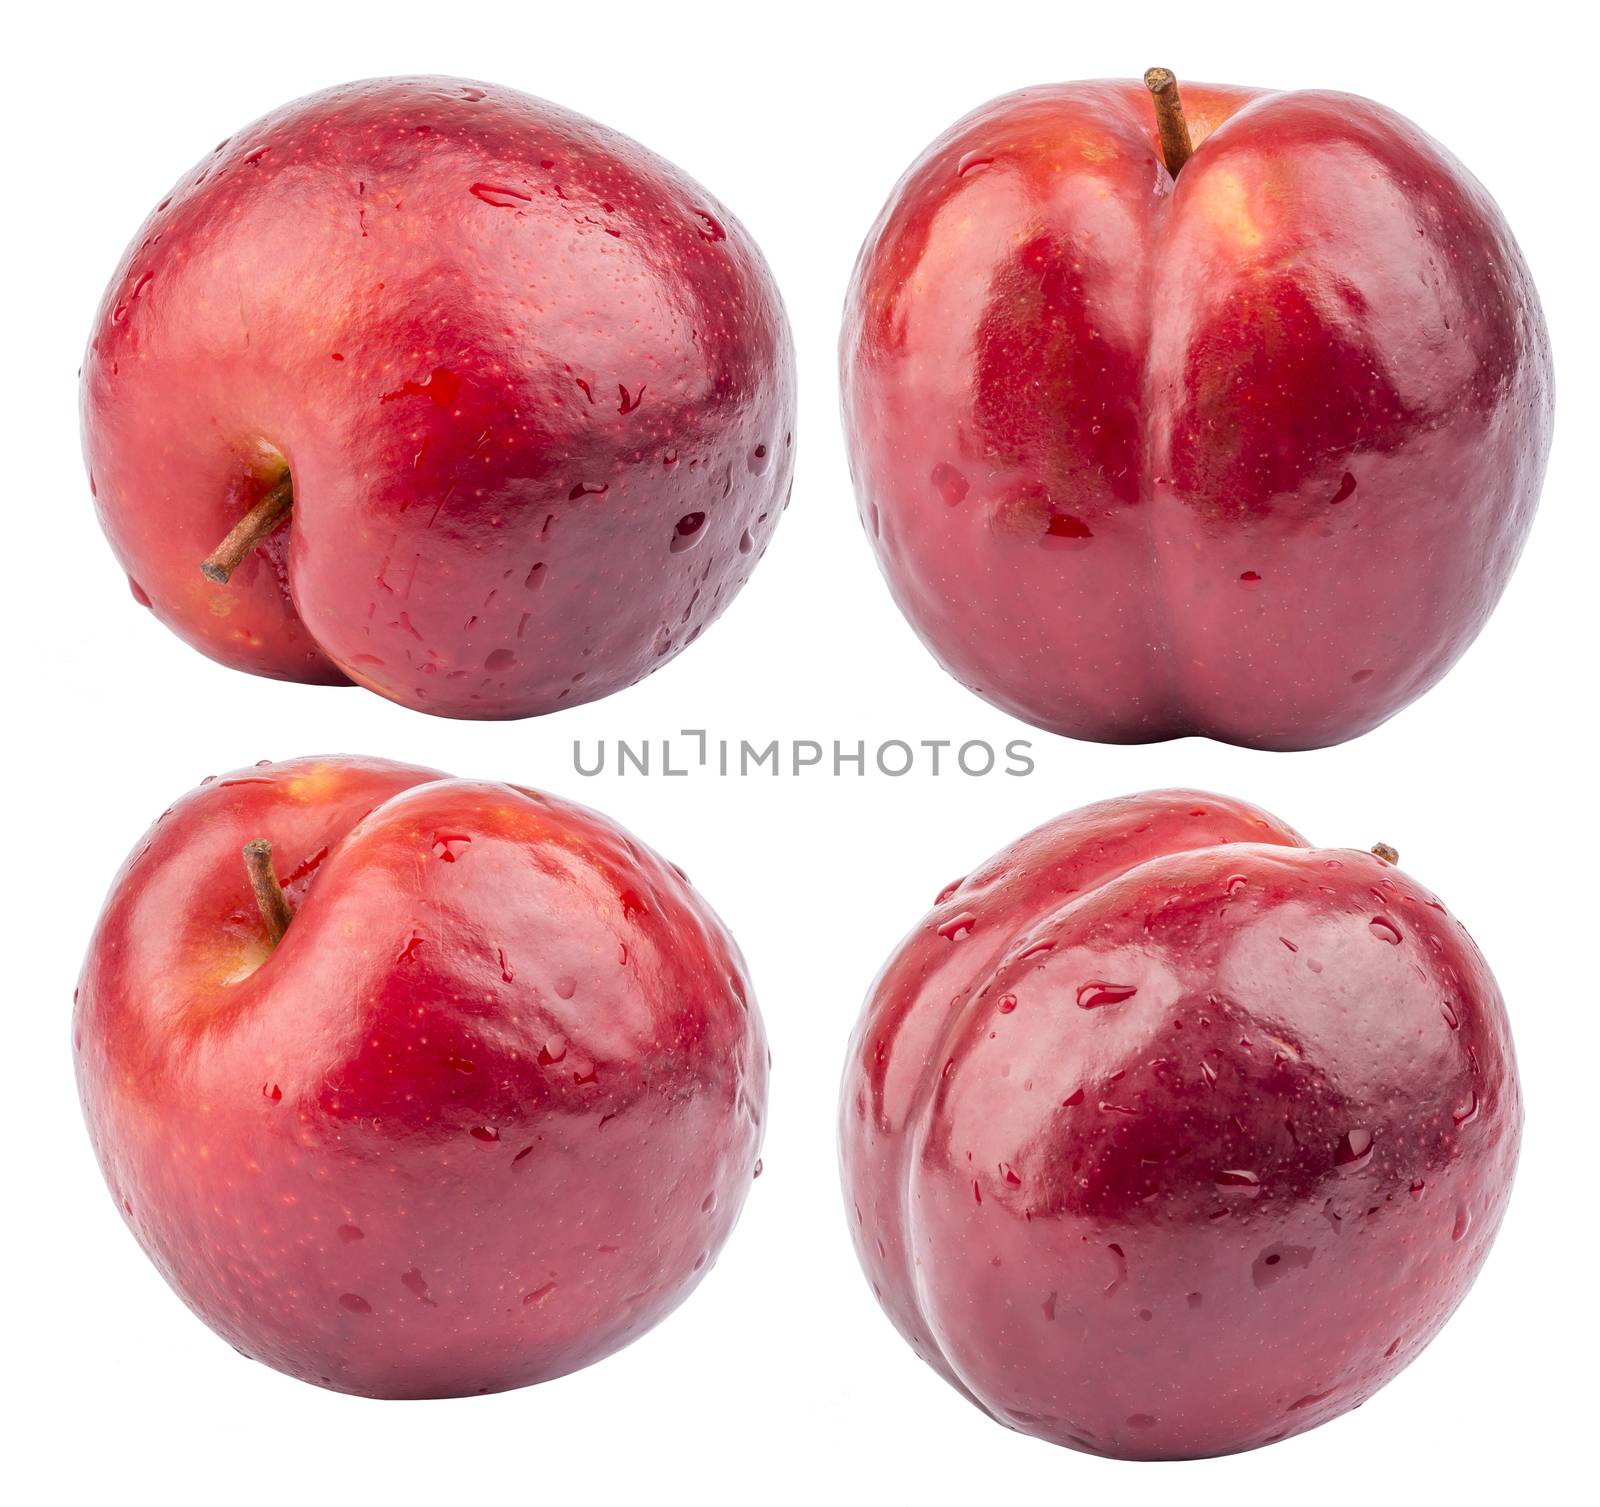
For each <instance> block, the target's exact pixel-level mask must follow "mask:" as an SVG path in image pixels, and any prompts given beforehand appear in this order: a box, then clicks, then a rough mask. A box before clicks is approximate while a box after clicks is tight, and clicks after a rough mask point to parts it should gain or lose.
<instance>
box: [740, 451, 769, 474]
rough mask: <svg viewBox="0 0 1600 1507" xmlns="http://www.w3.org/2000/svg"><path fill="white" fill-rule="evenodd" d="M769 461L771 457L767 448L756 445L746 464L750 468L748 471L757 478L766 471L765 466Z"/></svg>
mask: <svg viewBox="0 0 1600 1507" xmlns="http://www.w3.org/2000/svg"><path fill="white" fill-rule="evenodd" d="M770 460H771V455H770V452H769V451H768V450H767V447H766V446H765V445H757V446H756V447H755V449H754V450H752V451H751V452H750V458H749V460H748V461H747V462H746V464H747V465H748V466H749V467H750V470H751V471H752V472H753V473H754V474H755V475H757V476H759V475H760V474H761V473H762V472H763V471H765V470H766V469H767V464H768V462H769V461H770Z"/></svg>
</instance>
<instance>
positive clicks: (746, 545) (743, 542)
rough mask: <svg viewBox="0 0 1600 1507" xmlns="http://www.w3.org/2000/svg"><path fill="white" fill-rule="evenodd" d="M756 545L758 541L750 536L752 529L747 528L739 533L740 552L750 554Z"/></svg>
mask: <svg viewBox="0 0 1600 1507" xmlns="http://www.w3.org/2000/svg"><path fill="white" fill-rule="evenodd" d="M755 547H756V541H755V540H754V539H753V538H751V537H750V530H749V529H746V530H745V531H744V532H743V533H742V534H740V535H739V553H740V554H741V555H748V554H749V553H750V551H751V550H753V549H754V548H755Z"/></svg>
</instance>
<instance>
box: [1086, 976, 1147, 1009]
mask: <svg viewBox="0 0 1600 1507" xmlns="http://www.w3.org/2000/svg"><path fill="white" fill-rule="evenodd" d="M1138 992H1139V986H1138V985H1137V984H1109V983H1107V982H1106V981H1105V980H1104V979H1090V981H1089V982H1088V983H1087V984H1080V985H1079V986H1078V1008H1079V1009H1080V1010H1098V1009H1100V1007H1101V1006H1102V1005H1120V1004H1121V1003H1122V1002H1123V1001H1124V1000H1126V999H1132V998H1133V996H1134V995H1135V994H1137V993H1138Z"/></svg>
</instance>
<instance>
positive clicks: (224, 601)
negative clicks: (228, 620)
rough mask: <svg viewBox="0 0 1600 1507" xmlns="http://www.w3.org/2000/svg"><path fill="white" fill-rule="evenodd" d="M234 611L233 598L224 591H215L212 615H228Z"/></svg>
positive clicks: (212, 599) (212, 601) (212, 600)
mask: <svg viewBox="0 0 1600 1507" xmlns="http://www.w3.org/2000/svg"><path fill="white" fill-rule="evenodd" d="M232 611H233V598H232V597H231V596H227V595H225V594H224V593H222V592H220V591H219V592H215V593H214V594H213V595H212V598H211V615H212V617H227V615H228V614H229V613H230V612H232Z"/></svg>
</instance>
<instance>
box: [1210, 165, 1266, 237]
mask: <svg viewBox="0 0 1600 1507" xmlns="http://www.w3.org/2000/svg"><path fill="white" fill-rule="evenodd" d="M1199 194H1200V205H1199V209H1200V212H1201V214H1203V215H1204V216H1205V219H1206V223H1207V224H1208V225H1210V226H1211V228H1212V229H1213V230H1216V231H1217V232H1219V233H1220V234H1221V235H1224V236H1226V237H1227V238H1228V239H1230V240H1232V241H1233V242H1234V243H1235V244H1236V245H1239V246H1242V247H1245V248H1246V249H1249V250H1254V249H1255V248H1256V247H1257V246H1259V245H1260V244H1261V243H1262V241H1263V240H1265V239H1266V233H1265V232H1264V231H1263V230H1262V228H1261V225H1260V223H1259V222H1258V221H1257V219H1256V217H1255V215H1254V214H1253V213H1252V212H1251V205H1250V190H1249V189H1248V188H1247V187H1246V186H1245V183H1244V180H1243V179H1242V178H1240V177H1239V175H1238V174H1237V173H1232V172H1229V171H1227V170H1226V169H1225V168H1219V169H1218V170H1216V171H1214V172H1211V173H1208V174H1206V176H1205V177H1204V178H1202V179H1201V180H1200V190H1199Z"/></svg>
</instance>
